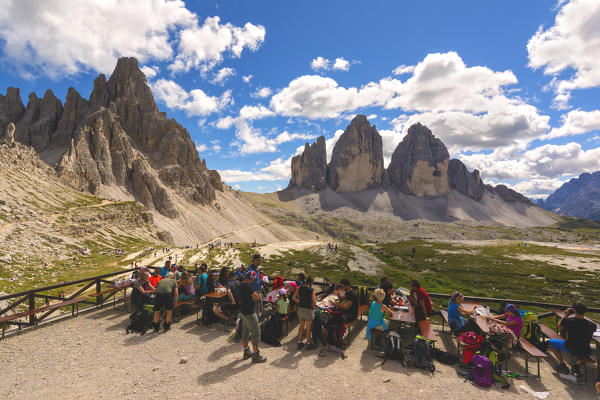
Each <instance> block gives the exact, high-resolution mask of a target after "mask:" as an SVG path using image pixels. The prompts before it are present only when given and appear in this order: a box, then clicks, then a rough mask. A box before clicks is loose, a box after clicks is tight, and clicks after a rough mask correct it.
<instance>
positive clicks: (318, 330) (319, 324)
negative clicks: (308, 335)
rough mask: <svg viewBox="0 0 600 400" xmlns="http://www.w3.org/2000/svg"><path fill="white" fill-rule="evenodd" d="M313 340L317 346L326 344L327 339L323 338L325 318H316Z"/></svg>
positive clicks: (313, 327) (313, 326)
mask: <svg viewBox="0 0 600 400" xmlns="http://www.w3.org/2000/svg"><path fill="white" fill-rule="evenodd" d="M311 329H312V340H313V343H315V344H319V343H320V344H325V337H324V336H323V318H322V317H315V318H314V319H313V324H312V328H311Z"/></svg>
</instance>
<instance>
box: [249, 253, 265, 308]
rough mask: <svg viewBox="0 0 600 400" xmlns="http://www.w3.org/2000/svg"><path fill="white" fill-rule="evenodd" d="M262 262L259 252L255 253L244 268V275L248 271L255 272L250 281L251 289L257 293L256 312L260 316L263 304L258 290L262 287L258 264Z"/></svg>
mask: <svg viewBox="0 0 600 400" xmlns="http://www.w3.org/2000/svg"><path fill="white" fill-rule="evenodd" d="M261 263H262V257H261V256H260V254H258V253H256V254H254V255H253V256H252V264H250V265H249V266H248V269H247V270H246V275H245V276H247V275H248V272H250V271H253V272H254V273H255V274H254V275H255V278H254V282H252V290H254V291H255V292H256V294H257V295H258V300H256V313H257V314H258V315H260V316H262V313H263V304H262V295H261V293H260V290H261V289H262V281H261V280H260V264H261Z"/></svg>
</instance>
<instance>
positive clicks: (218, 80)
mask: <svg viewBox="0 0 600 400" xmlns="http://www.w3.org/2000/svg"><path fill="white" fill-rule="evenodd" d="M234 75H235V69H233V68H221V69H220V70H219V71H217V73H216V74H215V75H214V76H213V78H212V79H211V80H210V82H211V83H213V84H215V85H223V84H224V83H225V82H226V81H227V80H228V79H229V78H231V77H232V76H234Z"/></svg>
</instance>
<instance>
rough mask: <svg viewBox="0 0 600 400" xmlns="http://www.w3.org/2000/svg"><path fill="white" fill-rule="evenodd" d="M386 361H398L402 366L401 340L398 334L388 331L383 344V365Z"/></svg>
mask: <svg viewBox="0 0 600 400" xmlns="http://www.w3.org/2000/svg"><path fill="white" fill-rule="evenodd" d="M387 360H396V361H400V363H402V365H404V353H403V352H402V338H401V337H400V335H399V334H398V332H394V331H390V332H389V333H388V334H387V335H386V337H385V342H384V344H383V362H382V363H381V365H383V364H385V362H386V361H387Z"/></svg>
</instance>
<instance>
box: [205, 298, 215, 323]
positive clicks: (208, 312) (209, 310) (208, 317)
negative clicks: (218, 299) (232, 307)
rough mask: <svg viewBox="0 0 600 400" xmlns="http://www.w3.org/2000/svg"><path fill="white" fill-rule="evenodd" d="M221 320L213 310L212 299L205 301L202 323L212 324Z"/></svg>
mask: <svg viewBox="0 0 600 400" xmlns="http://www.w3.org/2000/svg"><path fill="white" fill-rule="evenodd" d="M218 320H219V317H217V315H216V314H215V311H214V310H213V304H212V302H211V301H205V302H204V304H203V305H202V325H210V324H213V323H215V322H217V321H218Z"/></svg>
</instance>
